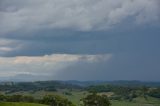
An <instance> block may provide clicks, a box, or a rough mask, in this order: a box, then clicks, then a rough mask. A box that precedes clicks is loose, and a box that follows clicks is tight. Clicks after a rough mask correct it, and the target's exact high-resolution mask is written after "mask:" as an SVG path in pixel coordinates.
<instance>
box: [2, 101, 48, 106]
mask: <svg viewBox="0 0 160 106" xmlns="http://www.w3.org/2000/svg"><path fill="white" fill-rule="evenodd" d="M0 106H47V105H42V104H35V103H15V102H0Z"/></svg>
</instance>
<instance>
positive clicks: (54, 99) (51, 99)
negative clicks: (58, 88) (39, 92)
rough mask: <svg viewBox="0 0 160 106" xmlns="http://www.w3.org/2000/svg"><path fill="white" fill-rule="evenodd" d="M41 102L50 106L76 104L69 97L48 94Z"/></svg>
mask: <svg viewBox="0 0 160 106" xmlns="http://www.w3.org/2000/svg"><path fill="white" fill-rule="evenodd" d="M40 103H41V104H46V105H50V106H75V105H74V104H73V103H72V102H70V101H69V100H68V99H66V98H63V97H60V96H58V95H47V96H45V97H43V99H42V100H40Z"/></svg>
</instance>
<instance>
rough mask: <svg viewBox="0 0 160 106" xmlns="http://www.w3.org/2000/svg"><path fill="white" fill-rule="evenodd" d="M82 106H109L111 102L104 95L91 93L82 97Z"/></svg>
mask: <svg viewBox="0 0 160 106" xmlns="http://www.w3.org/2000/svg"><path fill="white" fill-rule="evenodd" d="M82 102H83V106H111V103H110V101H109V99H108V97H107V96H106V95H98V94H97V93H95V92H94V93H91V94H89V95H88V96H86V97H85V98H83V99H82Z"/></svg>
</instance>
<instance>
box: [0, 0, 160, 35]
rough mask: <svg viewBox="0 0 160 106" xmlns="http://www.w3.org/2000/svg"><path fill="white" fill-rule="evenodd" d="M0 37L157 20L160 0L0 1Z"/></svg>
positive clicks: (104, 27)
mask: <svg viewBox="0 0 160 106" xmlns="http://www.w3.org/2000/svg"><path fill="white" fill-rule="evenodd" d="M0 2H1V3H0V17H1V19H0V29H1V30H0V34H6V33H11V32H14V31H21V30H23V31H26V32H27V31H31V30H32V31H33V30H34V31H35V30H40V29H71V30H79V31H89V30H104V29H108V28H111V27H115V26H117V25H119V24H122V23H126V22H129V23H131V24H135V23H136V24H139V25H141V24H145V23H153V22H157V21H159V18H160V17H159V9H160V6H159V5H160V3H159V0H118V1H113V0H80V1H79V0H67V1H66V0H34V1H33V0H26V1H21V0H12V1H10V0H1V1H0Z"/></svg>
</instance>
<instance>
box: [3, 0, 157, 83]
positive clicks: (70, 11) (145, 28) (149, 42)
mask: <svg viewBox="0 0 160 106" xmlns="http://www.w3.org/2000/svg"><path fill="white" fill-rule="evenodd" d="M159 35H160V2H159V0H117V1H114V0H0V79H2V77H3V78H4V77H6V78H9V77H11V76H12V77H15V76H16V78H20V77H21V78H22V79H23V78H24V77H23V75H24V76H27V80H28V79H33V78H35V79H34V80H42V79H45V80H47V78H48V79H59V80H61V79H63V80H70V79H75V80H76V79H77V80H98V79H101V80H114V79H115V80H119V79H126V80H156V81H157V80H160V79H159V78H158V76H157V75H159V69H160V66H159V63H160V61H159V59H160V55H159V54H160V49H159V45H160V42H159V39H160V36H159ZM91 73H92V75H91ZM29 76H33V77H32V78H30V77H29ZM42 77H43V78H42Z"/></svg>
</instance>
